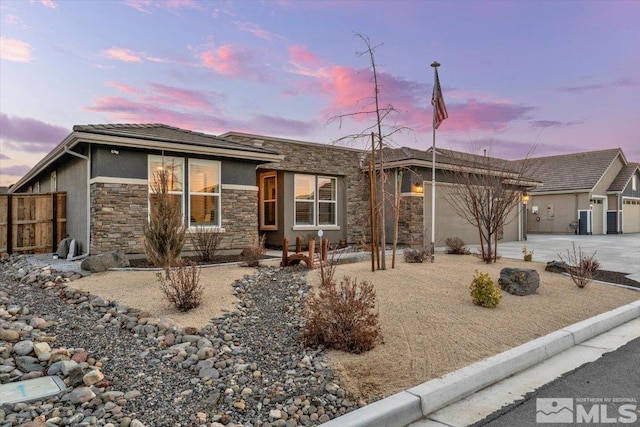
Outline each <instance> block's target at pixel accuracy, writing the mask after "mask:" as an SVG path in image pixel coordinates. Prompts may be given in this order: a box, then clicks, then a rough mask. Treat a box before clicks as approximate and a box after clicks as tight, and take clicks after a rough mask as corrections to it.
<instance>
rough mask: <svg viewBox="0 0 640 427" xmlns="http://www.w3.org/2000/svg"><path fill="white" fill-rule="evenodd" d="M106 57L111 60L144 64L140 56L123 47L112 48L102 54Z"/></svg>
mask: <svg viewBox="0 0 640 427" xmlns="http://www.w3.org/2000/svg"><path fill="white" fill-rule="evenodd" d="M102 54H103V55H104V56H106V57H107V58H110V59H115V60H118V61H123V62H142V58H141V57H140V55H139V54H137V53H135V52H133V51H132V50H129V49H124V48H121V47H112V48H110V49H107V50H105V51H103V52H102Z"/></svg>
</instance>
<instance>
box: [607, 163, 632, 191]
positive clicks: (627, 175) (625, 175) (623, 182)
mask: <svg viewBox="0 0 640 427" xmlns="http://www.w3.org/2000/svg"><path fill="white" fill-rule="evenodd" d="M638 170H640V163H629V164H628V165H626V166H625V167H623V168H622V170H621V171H620V173H618V176H616V179H614V180H613V182H612V183H611V185H610V186H609V188H608V189H607V191H624V189H625V187H626V186H627V184H628V183H629V181H630V180H631V177H632V176H633V174H634V173H637V171H638Z"/></svg>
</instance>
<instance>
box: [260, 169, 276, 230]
mask: <svg viewBox="0 0 640 427" xmlns="http://www.w3.org/2000/svg"><path fill="white" fill-rule="evenodd" d="M276 195H277V182H276V174H275V173H270V174H266V175H263V176H262V184H261V186H260V203H261V204H262V210H261V213H260V227H261V228H263V229H274V230H275V229H276V227H277V222H276V218H277V199H276Z"/></svg>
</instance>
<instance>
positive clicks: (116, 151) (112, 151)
mask: <svg viewBox="0 0 640 427" xmlns="http://www.w3.org/2000/svg"><path fill="white" fill-rule="evenodd" d="M111 154H115V155H116V156H117V155H118V154H120V152H119V151H118V150H111Z"/></svg>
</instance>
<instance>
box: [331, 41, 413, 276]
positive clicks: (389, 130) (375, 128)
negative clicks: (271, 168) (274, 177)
mask: <svg viewBox="0 0 640 427" xmlns="http://www.w3.org/2000/svg"><path fill="white" fill-rule="evenodd" d="M356 37H359V38H360V39H361V40H362V41H363V42H364V44H365V46H366V49H365V50H364V51H360V52H356V53H357V55H358V56H363V55H367V56H369V61H370V67H369V68H368V70H370V71H371V73H372V77H371V83H372V86H373V96H372V97H371V98H367V100H368V102H367V104H366V106H365V108H363V109H362V110H361V111H357V112H353V113H346V114H340V115H338V116H335V117H332V118H331V119H329V123H332V122H338V124H339V126H340V127H342V122H343V120H344V119H347V118H355V117H359V116H366V117H369V116H370V117H373V118H374V122H373V123H372V124H371V125H370V126H368V127H367V128H366V129H364V130H363V131H362V132H359V133H356V134H350V135H345V136H343V137H341V138H338V139H337V140H335V141H334V142H344V141H348V142H353V141H355V140H364V141H368V140H369V138H371V146H370V148H371V157H372V159H373V158H375V156H376V154H375V152H376V151H377V152H378V154H377V157H378V158H377V160H376V161H375V162H374V165H373V168H372V170H371V169H370V173H369V179H371V180H373V179H377V180H378V183H377V184H376V185H374V186H371V188H372V191H376V192H377V195H375V196H374V195H372V197H374V200H376V203H374V204H372V206H371V209H372V213H371V216H370V225H371V245H372V249H373V248H374V247H375V246H376V244H377V238H375V236H376V235H379V241H380V246H381V247H382V257H381V258H380V257H379V255H378V257H379V258H378V259H379V265H378V268H379V269H382V270H385V269H386V262H385V256H384V250H385V247H386V239H387V237H386V232H385V219H386V215H385V204H386V203H385V201H386V200H392V201H393V203H394V209H395V210H396V211H397V210H399V207H398V206H395V203H396V198H395V197H393V195H390V194H385V190H384V189H385V184H386V183H387V179H388V178H387V174H386V172H385V168H384V164H385V160H384V149H385V148H386V147H390V146H391V144H392V136H393V135H394V134H396V133H400V132H403V131H410V129H409V128H406V127H398V126H395V125H394V126H387V125H386V121H388V120H391V118H392V117H393V116H394V115H395V114H396V113H398V111H397V110H396V109H395V108H394V107H393V105H391V104H387V105H384V106H383V105H382V101H381V99H380V88H381V85H380V83H379V81H378V70H377V66H376V59H375V50H376V48H377V47H379V46H380V45H378V46H372V45H371V41H370V40H369V37H367V36H364V35H362V34H360V33H357V34H356ZM374 228H377V230H374ZM374 239H375V240H376V242H374ZM395 240H397V237H395V236H394V241H395ZM373 265H374V264H372V270H374V269H375V268H374V267H373Z"/></svg>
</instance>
